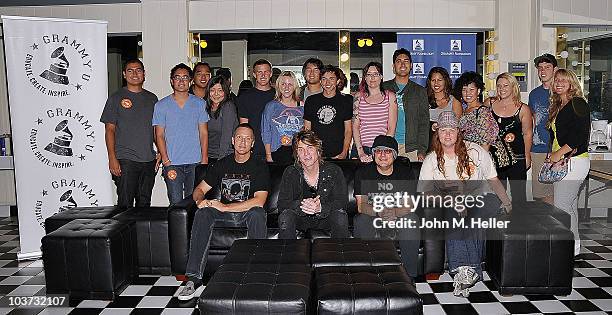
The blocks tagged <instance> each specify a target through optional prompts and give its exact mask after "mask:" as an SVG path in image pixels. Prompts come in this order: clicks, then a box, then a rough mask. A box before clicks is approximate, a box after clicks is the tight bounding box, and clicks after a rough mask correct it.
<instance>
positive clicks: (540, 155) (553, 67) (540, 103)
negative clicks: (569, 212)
mask: <svg viewBox="0 0 612 315" xmlns="http://www.w3.org/2000/svg"><path fill="white" fill-rule="evenodd" d="M533 63H534V64H535V66H536V69H537V70H538V78H540V81H541V82H542V85H540V86H538V87H537V88H535V89H533V90H532V91H531V92H530V93H529V107H530V108H531V111H532V112H533V117H534V119H535V123H534V130H533V145H532V146H531V159H532V160H531V161H532V162H531V163H532V165H533V168H532V171H531V174H532V176H531V177H532V180H531V185H532V186H531V187H532V193H533V197H534V198H536V199H541V200H543V201H545V202H548V203H550V204H552V201H553V187H552V185H551V184H543V183H540V182H538V180H537V179H535V180H534V177H535V176H534V174H535V175H537V174H538V172H539V171H540V169H541V168H542V164H543V163H544V160H545V159H546V154H547V153H548V151H549V142H550V136H549V133H548V129H546V121H547V120H548V106H549V105H550V102H549V97H550V88H551V85H552V82H553V76H554V74H555V71H557V59H555V56H553V55H551V54H543V55H541V56H538V57H536V58H535V59H534V60H533ZM527 169H529V165H527Z"/></svg>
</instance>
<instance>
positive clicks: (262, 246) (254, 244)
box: [223, 239, 310, 265]
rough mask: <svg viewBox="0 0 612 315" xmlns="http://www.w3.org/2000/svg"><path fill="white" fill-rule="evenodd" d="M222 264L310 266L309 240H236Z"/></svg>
mask: <svg viewBox="0 0 612 315" xmlns="http://www.w3.org/2000/svg"><path fill="white" fill-rule="evenodd" d="M223 264H224V265H225V264H273V265H275V264H298V265H310V241H309V240H253V239H246V240H237V241H235V242H234V245H232V248H231V249H230V251H229V253H227V256H225V259H224V260H223Z"/></svg>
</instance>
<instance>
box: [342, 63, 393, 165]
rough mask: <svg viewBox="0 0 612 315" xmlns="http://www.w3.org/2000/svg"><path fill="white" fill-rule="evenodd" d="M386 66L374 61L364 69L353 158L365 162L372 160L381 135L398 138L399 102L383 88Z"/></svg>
mask: <svg viewBox="0 0 612 315" xmlns="http://www.w3.org/2000/svg"><path fill="white" fill-rule="evenodd" d="M381 82H382V65H381V64H380V63H379V62H374V61H373V62H370V63H368V64H367V65H366V66H365V67H364V68H363V76H362V78H361V83H360V84H359V93H358V94H357V95H356V98H355V101H354V103H353V141H354V147H353V151H352V152H351V156H352V157H357V156H359V160H361V162H371V161H372V156H371V154H372V151H371V147H372V143H373V142H374V138H376V136H378V135H387V136H391V137H393V136H394V135H395V125H396V123H397V101H396V99H395V93H393V92H391V91H385V90H383V89H382V86H381Z"/></svg>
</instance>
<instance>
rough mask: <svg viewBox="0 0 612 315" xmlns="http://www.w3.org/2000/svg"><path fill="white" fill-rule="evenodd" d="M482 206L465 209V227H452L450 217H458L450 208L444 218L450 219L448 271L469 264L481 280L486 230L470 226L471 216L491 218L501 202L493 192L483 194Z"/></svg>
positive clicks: (497, 210) (447, 249) (447, 235)
mask: <svg viewBox="0 0 612 315" xmlns="http://www.w3.org/2000/svg"><path fill="white" fill-rule="evenodd" d="M484 204H485V205H484V206H483V207H482V208H477V207H473V208H470V209H466V210H465V211H467V216H466V217H465V221H464V222H465V225H466V226H465V227H464V228H461V227H455V228H453V227H452V219H453V218H455V219H460V216H459V213H458V212H457V211H455V210H454V209H452V208H449V209H447V211H446V219H447V220H451V228H450V229H449V230H448V231H446V257H447V259H448V271H449V272H451V273H452V272H453V270H455V269H457V267H461V266H469V267H473V268H474V269H475V270H476V273H478V275H479V276H480V280H482V279H483V278H482V266H481V263H482V258H483V257H484V249H485V239H486V230H484V229H478V228H471V227H470V221H471V218H482V219H487V218H492V217H494V216H496V215H497V214H498V213H499V212H500V208H499V206H500V204H501V202H500V201H499V199H498V198H497V196H496V195H495V194H487V195H486V196H485V201H484Z"/></svg>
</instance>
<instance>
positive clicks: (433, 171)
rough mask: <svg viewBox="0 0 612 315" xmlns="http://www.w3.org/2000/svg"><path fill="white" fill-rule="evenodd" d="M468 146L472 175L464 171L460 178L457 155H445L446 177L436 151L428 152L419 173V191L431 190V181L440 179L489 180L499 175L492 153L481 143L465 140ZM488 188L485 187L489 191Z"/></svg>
mask: <svg viewBox="0 0 612 315" xmlns="http://www.w3.org/2000/svg"><path fill="white" fill-rule="evenodd" d="M464 143H465V145H466V147H467V153H468V156H469V157H470V162H469V164H470V168H471V169H472V176H470V177H469V178H468V177H467V173H464V176H463V178H459V176H458V175H457V157H456V156H455V158H452V159H451V158H449V157H448V156H446V155H445V156H444V171H445V173H446V177H445V176H444V175H443V174H442V172H440V170H439V169H438V160H437V156H436V153H435V152H430V153H429V154H427V156H426V157H425V159H424V160H423V165H422V166H421V173H420V174H419V189H418V190H419V191H430V188H431V187H429V186H430V185H431V184H433V183H432V182H431V181H438V180H487V179H491V178H494V177H497V171H496V170H495V166H494V165H493V159H491V155H490V154H489V152H487V151H486V150H485V149H483V148H482V147H481V146H480V145H478V144H475V143H472V142H468V141H464ZM428 181H429V182H428ZM487 190H488V189H483V191H487Z"/></svg>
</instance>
